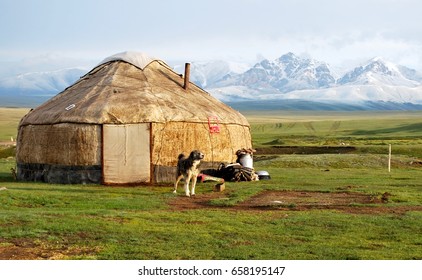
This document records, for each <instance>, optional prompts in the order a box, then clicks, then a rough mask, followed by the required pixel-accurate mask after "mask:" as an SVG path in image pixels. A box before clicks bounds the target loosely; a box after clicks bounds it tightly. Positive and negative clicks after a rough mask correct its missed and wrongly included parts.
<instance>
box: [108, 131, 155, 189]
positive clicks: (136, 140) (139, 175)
mask: <svg viewBox="0 0 422 280" xmlns="http://www.w3.org/2000/svg"><path fill="white" fill-rule="evenodd" d="M150 159H151V158H150V130H149V124H148V123H145V124H144V123H142V124H125V125H111V124H107V125H103V183H104V184H126V183H139V182H149V181H150Z"/></svg>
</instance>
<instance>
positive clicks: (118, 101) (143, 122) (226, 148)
mask: <svg viewBox="0 0 422 280" xmlns="http://www.w3.org/2000/svg"><path fill="white" fill-rule="evenodd" d="M189 66H190V65H189V64H186V69H185V73H184V75H183V74H178V73H176V72H175V71H173V70H172V69H171V68H170V67H169V66H168V65H167V64H166V63H165V62H163V61H161V60H159V59H154V58H150V57H148V56H147V55H145V54H144V53H139V52H124V53H119V54H116V55H113V56H110V57H108V58H106V59H104V60H103V61H102V62H101V63H99V64H98V65H97V66H96V67H95V68H94V69H92V70H91V71H90V72H88V73H87V74H86V75H84V76H82V77H81V78H80V79H79V80H78V81H77V82H75V83H74V84H73V85H71V86H69V87H68V88H66V89H65V90H64V91H62V92H61V93H59V94H57V95H56V96H54V97H53V98H51V99H50V100H48V101H47V102H45V103H44V104H42V105H41V106H39V107H37V108H36V109H34V110H31V111H30V112H29V113H28V114H27V115H26V116H24V117H23V118H22V120H21V122H20V124H19V128H18V130H19V131H18V139H17V151H16V162H17V176H18V179H19V180H22V181H43V182H50V183H63V184H85V183H101V184H106V185H107V184H140V183H159V182H171V181H173V180H174V178H175V166H176V164H177V157H178V155H179V154H180V153H184V154H185V155H188V154H189V153H190V152H191V151H192V150H195V149H197V150H201V151H202V152H203V153H204V154H205V158H204V160H203V162H202V165H201V167H203V168H211V167H214V168H215V167H216V166H217V165H218V164H220V163H221V162H224V163H227V162H233V161H235V160H236V156H235V153H236V151H237V150H238V149H241V148H252V147H251V146H252V143H251V135H250V126H249V123H248V121H247V120H246V118H245V117H244V116H243V115H242V114H240V113H239V112H238V111H236V110H234V109H232V108H230V107H229V106H227V105H226V104H224V103H222V102H220V101H219V100H217V99H215V98H213V97H212V96H211V95H210V94H209V93H207V92H206V91H204V90H203V89H201V88H200V87H198V86H196V85H195V84H193V83H191V82H190V81H189Z"/></svg>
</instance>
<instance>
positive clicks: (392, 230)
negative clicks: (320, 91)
mask: <svg viewBox="0 0 422 280" xmlns="http://www.w3.org/2000/svg"><path fill="white" fill-rule="evenodd" d="M248 117H249V118H250V119H251V120H252V121H251V123H252V133H253V139H254V142H255V145H256V146H258V147H263V148H269V147H271V146H272V144H268V142H271V141H274V140H275V139H280V140H279V141H286V143H291V144H293V143H297V144H298V145H310V144H313V145H319V144H318V143H323V142H324V141H338V140H343V139H344V137H350V140H351V141H352V140H353V141H356V142H353V143H354V144H359V145H358V148H359V149H357V150H356V151H355V152H353V153H347V154H320V155H306V154H301V155H298V154H292V155H280V154H275V155H271V154H270V155H257V156H256V161H255V168H256V169H257V170H267V171H269V172H270V175H271V177H272V179H271V180H267V181H259V182H243V183H226V190H225V191H224V192H223V193H217V192H213V184H212V183H205V184H201V185H199V186H198V188H197V190H198V191H197V192H198V194H197V197H196V198H185V197H183V196H182V195H181V194H179V195H177V196H175V195H174V194H172V193H171V184H165V185H162V186H154V187H145V186H140V187H105V186H98V185H71V186H69V185H52V184H41V183H22V182H15V181H14V180H13V178H12V176H11V173H10V168H11V167H13V166H14V165H15V162H14V158H13V157H12V158H11V157H10V153H12V154H13V151H11V152H10V151H9V152H8V153H5V154H7V155H8V156H3V157H1V158H0V259H405V260H407V259H418V260H420V259H422V235H421V234H420V229H421V228H422V208H421V207H422V183H420V182H422V172H421V167H420V165H419V163H418V162H419V161H420V160H419V159H420V156H419V154H418V151H417V150H418V148H417V147H418V145H419V142H418V141H419V139H418V138H420V132H419V131H418V126H417V124H418V122H419V117H418V116H417V117H412V116H410V117H409V116H408V117H406V118H404V119H403V118H395V119H393V121H391V119H390V122H386V123H389V124H390V125H389V126H387V125H385V127H384V128H382V127H380V125H379V122H371V121H370V120H371V118H367V121H366V122H364V121H363V119H359V118H360V117H359V118H358V117H356V118H358V119H357V120H353V116H352V117H351V119H348V120H346V119H342V120H341V124H340V125H338V124H336V125H334V122H336V121H337V120H335V121H333V119H329V118H326V119H324V118H323V117H321V116H319V117H320V118H319V119H317V120H315V119H314V118H311V116H307V118H308V119H307V120H308V123H309V120H311V119H312V122H310V123H311V124H312V127H313V128H314V129H312V128H311V126H310V125H302V126H301V125H300V124H302V123H299V122H290V123H289V122H286V121H284V120H282V121H280V120H279V119H278V120H276V121H275V122H274V121H273V120H272V119H267V120H265V118H264V119H262V118H263V116H262V115H259V116H258V114H256V113H255V115H249V116H248ZM258 117H259V118H261V119H260V121H259V122H258V121H255V120H257V119H258ZM270 117H271V118H275V117H274V116H273V115H271V116H270ZM302 117H303V116H302ZM302 117H301V116H298V119H300V118H302ZM377 117H378V116H377ZM254 118H255V119H254ZM268 118H269V117H268ZM385 118H387V117H385ZM394 120H395V121H394ZM355 121H356V122H355ZM358 121H359V122H358ZM278 123H281V125H280V124H278ZM293 123H295V125H293ZM304 123H306V120H304ZM371 123H372V125H371ZM277 124H278V125H277ZM412 125H414V126H416V129H406V130H405V129H403V127H412ZM333 126H334V128H336V133H335V135H334V133H333V134H329V133H328V132H329V131H330V128H331V127H333ZM289 127H290V130H289ZM394 128H395V129H394ZM381 129H383V130H385V129H390V131H380V130H381ZM332 130H334V129H332ZM310 131H312V132H315V133H313V134H312V133H311V132H310ZM363 131H366V132H365V133H364V132H363ZM310 136H312V137H314V138H310ZM289 137H290V138H289ZM331 137H332V138H331ZM308 139H315V141H314V142H311V141H309V142H308ZM289 141H290V142H289ZM293 141H297V142H293ZM365 141H369V142H368V143H365ZM373 141H375V142H373ZM377 141H381V142H380V143H382V144H377V143H378V142H377ZM382 141H384V142H382ZM390 141H391V143H394V144H393V151H396V153H393V164H392V170H391V172H388V170H387V156H386V147H385V144H388V143H390ZM401 141H405V143H403V142H401ZM266 143H267V144H266ZM333 143H334V142H333ZM351 143H352V142H351ZM277 145H283V144H279V143H277ZM415 147H416V148H415ZM0 149H1V148H0ZM3 150H4V149H3ZM397 151H400V153H398V152H397ZM0 154H1V153H0ZM269 191H271V192H274V191H277V192H282V191H289V192H292V191H294V192H297V193H298V194H300V193H307V194H312V193H315V194H328V195H329V194H339V193H342V194H360V195H364V196H365V197H368V198H370V199H371V201H372V200H373V201H372V202H368V203H361V202H350V203H349V204H347V205H342V207H336V206H335V205H334V206H333V207H331V208H330V207H324V203H323V201H318V200H316V198H317V196H315V197H310V198H307V200H312V201H311V202H312V203H317V204H318V206H320V207H308V208H306V207H301V205H300V202H296V203H290V204H286V205H283V206H282V207H273V205H271V207H245V205H246V204H247V203H250V202H251V201H252V200H253V199H254V198H256V196H257V195H260V194H263V193H265V192H269ZM281 194H283V193H281ZM385 194H388V197H387V199H386V200H385V201H383V202H381V200H382V198H383V196H384V195H385ZM277 199H283V197H282V198H277ZM245 203H246V204H245ZM182 205H187V206H189V207H181V206H182ZM191 206H195V207H191ZM259 206H268V205H259Z"/></svg>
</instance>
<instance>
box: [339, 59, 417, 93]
mask: <svg viewBox="0 0 422 280" xmlns="http://www.w3.org/2000/svg"><path fill="white" fill-rule="evenodd" d="M415 78H416V79H417V76H415V73H413V75H412V70H411V69H409V68H406V67H403V66H402V67H399V66H397V65H395V64H393V63H391V62H388V61H385V60H384V59H382V58H380V57H376V58H373V59H371V60H370V61H368V62H367V63H366V64H364V65H361V66H358V67H356V68H355V69H353V70H352V71H350V72H347V73H346V74H345V75H344V76H343V77H342V78H340V79H339V80H338V81H337V84H339V85H345V84H354V85H371V84H373V85H375V84H383V85H389V86H407V87H415V86H418V85H420V83H421V81H422V80H419V81H418V80H415Z"/></svg>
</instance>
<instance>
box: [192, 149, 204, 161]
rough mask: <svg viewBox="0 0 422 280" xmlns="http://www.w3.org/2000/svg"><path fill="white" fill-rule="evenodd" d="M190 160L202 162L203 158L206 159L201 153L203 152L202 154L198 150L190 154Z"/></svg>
mask: <svg viewBox="0 0 422 280" xmlns="http://www.w3.org/2000/svg"><path fill="white" fill-rule="evenodd" d="M189 158H191V159H192V160H201V159H203V158H204V154H203V153H201V152H200V151H198V150H193V151H192V152H191V153H190V155H189Z"/></svg>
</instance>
